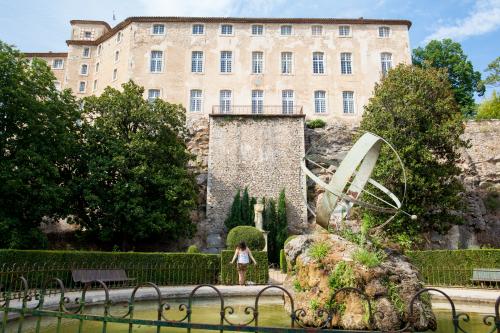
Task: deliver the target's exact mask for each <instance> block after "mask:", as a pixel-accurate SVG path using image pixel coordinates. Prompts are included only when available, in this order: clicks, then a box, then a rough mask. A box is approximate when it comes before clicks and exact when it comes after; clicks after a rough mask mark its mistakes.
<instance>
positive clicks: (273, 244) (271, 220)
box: [263, 190, 288, 264]
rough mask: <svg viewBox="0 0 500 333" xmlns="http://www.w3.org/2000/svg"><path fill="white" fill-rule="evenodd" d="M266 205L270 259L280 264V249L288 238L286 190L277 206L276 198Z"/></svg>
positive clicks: (282, 192)
mask: <svg viewBox="0 0 500 333" xmlns="http://www.w3.org/2000/svg"><path fill="white" fill-rule="evenodd" d="M264 207H265V208H264V212H263V214H264V217H263V218H264V229H265V230H267V231H268V232H269V233H268V235H267V250H268V254H269V261H270V262H271V263H274V264H279V262H280V251H281V249H283V248H284V246H285V240H286V239H287V238H288V222H287V217H286V196H285V190H282V191H281V192H280V195H279V198H278V205H277V207H276V202H275V201H274V199H268V200H266V201H265V206H264Z"/></svg>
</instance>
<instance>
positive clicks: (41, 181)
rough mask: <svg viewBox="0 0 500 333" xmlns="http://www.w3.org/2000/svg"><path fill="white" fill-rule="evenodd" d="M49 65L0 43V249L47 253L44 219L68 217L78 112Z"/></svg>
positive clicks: (74, 102) (72, 98)
mask: <svg viewBox="0 0 500 333" xmlns="http://www.w3.org/2000/svg"><path fill="white" fill-rule="evenodd" d="M55 79H56V78H55V77H54V75H53V74H52V72H51V70H50V68H49V67H48V66H47V64H46V63H45V61H43V60H40V59H33V61H32V62H31V63H30V62H28V60H27V59H25V58H24V56H23V55H21V54H20V53H19V51H17V50H15V49H13V48H12V47H10V46H8V45H7V44H4V43H3V42H1V41H0V152H1V153H0V154H1V155H0V248H24V249H29V248H43V247H45V246H46V242H47V240H46V238H45V236H44V235H43V234H42V233H41V232H40V230H39V229H38V227H39V225H40V223H41V222H42V219H44V221H46V222H52V221H54V220H57V219H58V218H63V217H66V216H67V214H68V212H69V210H68V200H69V198H70V193H71V190H70V187H69V186H68V184H69V183H70V180H71V175H72V172H73V164H74V160H75V158H76V157H77V154H78V149H79V148H78V147H77V140H78V137H77V132H78V130H79V129H78V126H77V124H78V122H79V120H80V112H79V109H78V105H77V103H76V101H75V99H74V97H73V96H72V95H71V93H70V92H69V91H63V92H59V91H58V90H57V89H56V87H55V85H54V81H55Z"/></svg>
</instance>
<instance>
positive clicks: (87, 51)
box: [82, 47, 90, 58]
mask: <svg viewBox="0 0 500 333" xmlns="http://www.w3.org/2000/svg"><path fill="white" fill-rule="evenodd" d="M82 56H83V57H84V58H89V57H90V47H84V48H83V54H82Z"/></svg>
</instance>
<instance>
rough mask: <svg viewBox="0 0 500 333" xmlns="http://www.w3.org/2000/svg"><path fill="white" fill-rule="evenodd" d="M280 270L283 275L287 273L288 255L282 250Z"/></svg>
mask: <svg viewBox="0 0 500 333" xmlns="http://www.w3.org/2000/svg"><path fill="white" fill-rule="evenodd" d="M280 269H281V271H282V272H283V273H286V272H287V263H286V255H285V250H284V249H281V251H280Z"/></svg>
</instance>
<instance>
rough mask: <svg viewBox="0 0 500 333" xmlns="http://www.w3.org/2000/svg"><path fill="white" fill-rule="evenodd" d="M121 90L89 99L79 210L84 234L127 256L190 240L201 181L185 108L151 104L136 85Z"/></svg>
mask: <svg viewBox="0 0 500 333" xmlns="http://www.w3.org/2000/svg"><path fill="white" fill-rule="evenodd" d="M122 88H123V91H119V90H116V89H114V88H111V87H108V88H106V89H105V90H104V92H103V93H102V95H101V96H99V97H95V96H92V97H87V98H85V99H84V103H83V105H84V107H83V109H84V115H85V117H84V122H83V125H82V133H83V135H82V137H83V138H82V142H81V151H82V154H81V165H80V166H79V168H78V171H79V172H78V179H77V180H75V183H76V186H75V201H76V204H75V207H74V208H75V213H76V215H77V216H78V220H77V222H78V223H79V224H80V225H81V226H82V230H84V232H83V236H84V237H87V238H89V239H92V241H98V242H101V243H103V244H119V245H120V248H121V249H122V250H127V249H130V248H133V246H135V244H137V243H138V242H151V241H154V242H165V241H171V240H176V239H179V238H181V237H191V236H192V235H193V233H194V231H195V225H194V224H193V223H192V222H191V219H190V212H191V210H192V209H193V208H194V206H195V199H196V183H195V181H194V177H193V175H192V174H191V173H190V172H189V171H188V169H187V163H188V162H189V160H190V159H191V158H192V156H191V155H190V154H189V153H188V151H187V147H186V143H185V138H186V134H187V129H186V125H185V123H186V121H185V120H186V118H185V109H184V108H183V107H182V106H180V105H175V104H169V103H167V102H165V101H163V100H161V99H157V100H155V102H154V103H150V102H148V101H147V100H145V99H144V98H143V93H144V88H142V87H139V86H138V85H136V84H135V83H134V82H132V81H129V82H128V83H125V84H123V85H122Z"/></svg>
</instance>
